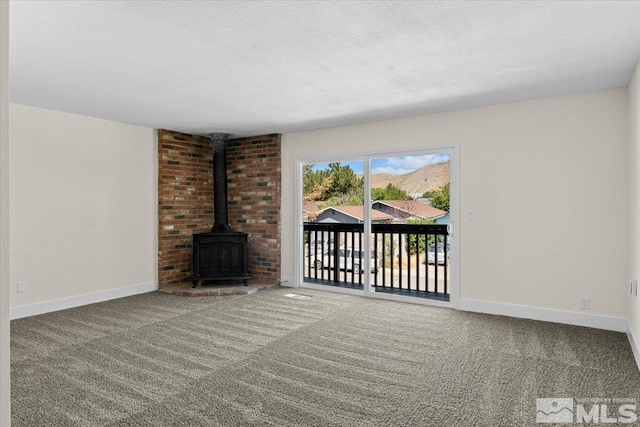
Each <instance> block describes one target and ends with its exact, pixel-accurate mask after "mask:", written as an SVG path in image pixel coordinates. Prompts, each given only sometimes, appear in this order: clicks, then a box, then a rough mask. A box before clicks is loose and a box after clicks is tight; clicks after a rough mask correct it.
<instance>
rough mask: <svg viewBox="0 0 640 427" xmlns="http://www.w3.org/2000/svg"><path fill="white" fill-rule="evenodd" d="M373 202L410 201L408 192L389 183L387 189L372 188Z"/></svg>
mask: <svg viewBox="0 0 640 427" xmlns="http://www.w3.org/2000/svg"><path fill="white" fill-rule="evenodd" d="M371 200H409V195H408V194H407V192H406V191H404V190H402V189H401V188H399V187H396V186H395V185H393V184H391V183H389V184H387V186H386V187H385V188H372V189H371Z"/></svg>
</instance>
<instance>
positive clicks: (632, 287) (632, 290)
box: [629, 279, 638, 297]
mask: <svg viewBox="0 0 640 427" xmlns="http://www.w3.org/2000/svg"><path fill="white" fill-rule="evenodd" d="M629 295H631V296H634V297H637V296H638V281H637V280H635V279H634V280H631V281H630V282H629Z"/></svg>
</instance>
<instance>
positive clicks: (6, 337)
mask: <svg viewBox="0 0 640 427" xmlns="http://www.w3.org/2000/svg"><path fill="white" fill-rule="evenodd" d="M9 189H10V188H9V2H8V1H2V2H0V425H3V426H10V425H11V388H10V384H11V371H10V363H9V357H10V351H9V348H10V346H9V341H10V329H9V325H10V321H9V298H10V296H9V288H10V275H9V267H10V258H9V250H10V245H9V233H10V228H9V216H10V215H9Z"/></svg>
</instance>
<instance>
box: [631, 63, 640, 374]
mask: <svg viewBox="0 0 640 427" xmlns="http://www.w3.org/2000/svg"><path fill="white" fill-rule="evenodd" d="M628 96H629V157H628V158H629V232H628V238H629V275H628V278H629V279H636V280H640V218H638V215H640V63H638V66H637V67H636V70H635V72H634V73H633V77H632V79H631V82H630V83H629V95H628ZM629 300H630V303H629V326H630V327H631V332H632V333H633V335H634V336H635V338H636V345H640V342H637V339H638V338H640V336H639V335H638V334H640V299H639V298H632V297H629ZM639 355H640V354H639ZM638 363H640V360H638Z"/></svg>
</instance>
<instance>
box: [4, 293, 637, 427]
mask: <svg viewBox="0 0 640 427" xmlns="http://www.w3.org/2000/svg"><path fill="white" fill-rule="evenodd" d="M288 292H292V290H286V289H277V290H270V291H266V292H262V293H258V294H254V295H248V296H242V297H230V298H183V297H177V296H174V295H169V294H164V293H160V292H155V293H150V294H144V295H139V296H134V297H129V298H123V299H119V300H113V301H108V302H104V303H100V304H94V305H89V306H84V307H80V308H75V309H70V310H65V311H61V312H57V313H51V314H46V315H41V316H35V317H31V318H26V319H20V320H16V321H13V322H12V331H11V334H12V336H11V340H12V354H11V357H12V401H13V405H12V411H13V415H12V417H13V425H14V426H30V427H31V426H465V427H472V426H487V427H489V426H491V427H494V426H530V425H537V424H536V422H535V420H536V398H539V397H575V398H587V397H593V398H601V397H602V398H640V373H639V372H638V368H637V366H636V364H635V362H634V359H633V355H632V352H631V348H630V346H629V343H628V341H627V337H626V336H625V335H624V334H621V333H615V332H607V331H601V330H596V329H589V328H582V327H575V326H567V325H560V324H552V323H544V322H536V321H530V320H521V319H513V318H507V317H500V316H490V315H482V314H473V313H464V312H457V311H454V310H449V309H442V308H434V307H425V306H420V305H414V304H401V303H395V302H389V301H380V300H372V299H365V298H360V297H353V296H346V295H340V294H335V293H329V292H317V291H311V290H299V291H297V292H299V293H303V294H306V295H310V296H312V298H311V299H310V300H296V299H291V298H285V297H284V295H285V294H286V293H288ZM547 425H548V424H547ZM565 425H566V424H565Z"/></svg>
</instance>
